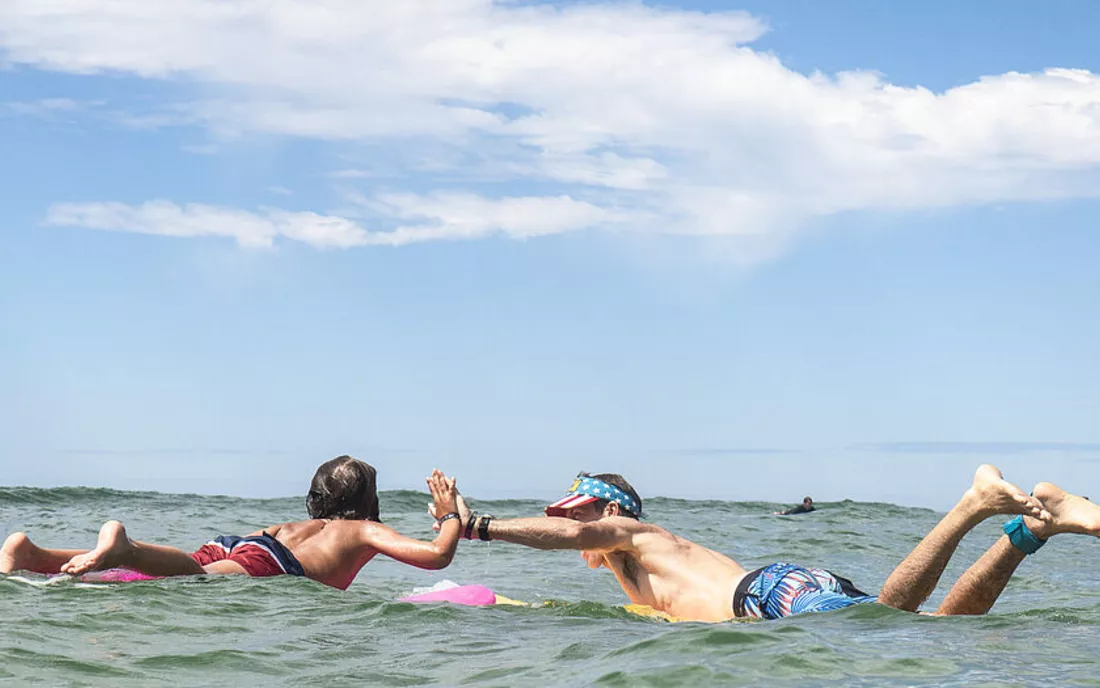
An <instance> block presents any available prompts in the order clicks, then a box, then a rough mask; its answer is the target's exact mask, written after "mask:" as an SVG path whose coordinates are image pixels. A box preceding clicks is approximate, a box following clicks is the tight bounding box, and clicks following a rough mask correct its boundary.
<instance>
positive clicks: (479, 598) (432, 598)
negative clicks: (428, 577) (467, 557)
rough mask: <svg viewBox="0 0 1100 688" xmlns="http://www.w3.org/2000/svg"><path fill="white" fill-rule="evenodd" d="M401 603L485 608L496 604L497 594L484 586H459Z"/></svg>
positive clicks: (425, 594) (409, 597) (427, 593)
mask: <svg viewBox="0 0 1100 688" xmlns="http://www.w3.org/2000/svg"><path fill="white" fill-rule="evenodd" d="M401 601H402V602H450V603H451V604H462V605H466V606H468V607H486V606H489V605H492V604H496V602H497V594H496V593H495V592H493V591H492V590H490V589H489V588H487V587H485V586H484V585H459V586H456V587H453V588H444V589H442V590H433V591H432V592H425V593H421V594H419V595H409V596H408V597H402V598H401Z"/></svg>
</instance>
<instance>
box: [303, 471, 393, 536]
mask: <svg viewBox="0 0 1100 688" xmlns="http://www.w3.org/2000/svg"><path fill="white" fill-rule="evenodd" d="M306 511H308V512H309V517H310V518H330V519H344V520H349V521H379V522H380V521H381V520H382V519H381V518H379V516H378V474H377V472H376V471H375V470H374V466H371V465H370V464H369V463H364V462H362V461H360V460H359V459H353V458H351V457H350V456H338V457H336V458H335V459H333V460H332V461H326V462H324V463H323V464H321V467H320V468H318V469H317V472H316V473H314V474H313V482H311V483H310V484H309V494H308V495H307V496H306Z"/></svg>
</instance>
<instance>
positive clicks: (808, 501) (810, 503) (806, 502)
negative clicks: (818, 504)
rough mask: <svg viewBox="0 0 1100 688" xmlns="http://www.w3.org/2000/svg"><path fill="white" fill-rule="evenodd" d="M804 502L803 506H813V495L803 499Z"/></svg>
mask: <svg viewBox="0 0 1100 688" xmlns="http://www.w3.org/2000/svg"><path fill="white" fill-rule="evenodd" d="M802 504H803V506H813V505H814V500H813V497H804V498H803V499H802Z"/></svg>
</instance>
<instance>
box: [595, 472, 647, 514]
mask: <svg viewBox="0 0 1100 688" xmlns="http://www.w3.org/2000/svg"><path fill="white" fill-rule="evenodd" d="M581 476H582V477H584V478H595V479H596V480H600V481H603V482H605V483H607V484H608V485H613V486H615V487H617V488H619V489H620V490H622V491H623V492H625V493H627V494H628V495H630V496H631V497H632V498H633V499H634V503H635V504H637V505H638V514H641V513H643V512H642V498H641V497H639V496H638V492H637V491H636V490H635V489H634V487H633V486H631V484H630V483H628V482H627V481H626V478H624V477H623V476H621V475H619V474H618V473H596V474H591V473H581ZM595 503H596V504H597V505H598V506H599V508H600V509H605V508H607V505H608V504H610V503H611V501H610V500H607V499H598V500H596V502H595ZM619 506H620V507H621V506H622V505H621V504H620V505H619ZM619 513H620V514H622V515H623V516H629V517H630V518H633V519H637V518H638V514H634V513H631V512H630V511H628V510H627V509H623V508H620V510H619Z"/></svg>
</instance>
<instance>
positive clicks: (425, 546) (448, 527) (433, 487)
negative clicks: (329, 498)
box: [363, 469, 462, 569]
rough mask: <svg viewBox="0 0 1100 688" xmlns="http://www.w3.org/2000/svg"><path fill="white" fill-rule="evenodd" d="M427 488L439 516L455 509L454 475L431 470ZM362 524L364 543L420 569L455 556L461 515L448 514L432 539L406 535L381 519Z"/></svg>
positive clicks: (444, 564)
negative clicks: (447, 475)
mask: <svg viewBox="0 0 1100 688" xmlns="http://www.w3.org/2000/svg"><path fill="white" fill-rule="evenodd" d="M428 489H429V490H430V491H431V493H432V499H433V500H434V510H435V512H436V513H438V514H439V516H440V518H442V517H444V516H446V515H447V514H451V513H458V506H457V505H456V503H455V496H456V495H457V494H458V491H457V490H456V489H455V480H454V478H447V477H446V476H444V475H443V473H441V472H440V471H439V470H438V469H437V470H434V471H432V474H431V475H430V476H429V477H428ZM363 527H364V531H363V532H364V535H365V538H366V540H367V542H366V544H367V545H368V546H370V547H373V548H375V549H376V550H378V552H379V553H381V554H385V555H386V556H387V557H390V558H391V559H396V560H397V561H400V562H402V563H405V564H411V565H412V566H417V567H419V568H422V569H442V568H446V567H447V565H448V564H450V563H451V560H452V559H454V555H455V548H456V547H457V546H458V538H459V534H460V533H461V532H462V519H460V518H448V519H447V520H446V521H443V523H441V524H440V527H439V534H438V535H436V537H435V539H434V540H432V541H431V542H425V541H423V540H416V539H413V538H410V537H405V536H404V535H402V534H400V533H398V532H397V531H395V530H393V529H392V528H388V527H386V526H384V525H382V524H380V523H366V524H364V526H363Z"/></svg>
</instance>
